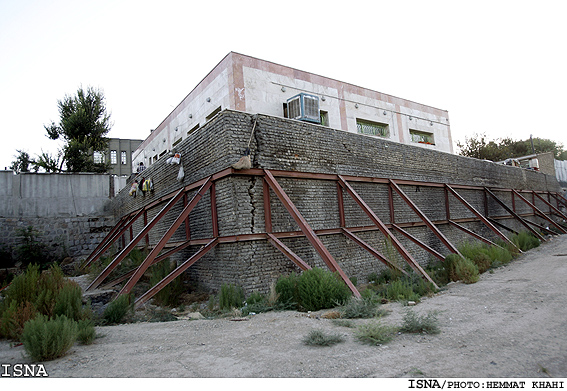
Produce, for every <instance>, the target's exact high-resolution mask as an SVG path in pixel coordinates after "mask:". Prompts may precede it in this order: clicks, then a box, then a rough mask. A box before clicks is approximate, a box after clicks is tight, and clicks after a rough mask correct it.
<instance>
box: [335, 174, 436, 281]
mask: <svg viewBox="0 0 567 391" xmlns="http://www.w3.org/2000/svg"><path fill="white" fill-rule="evenodd" d="M339 183H340V184H341V186H342V187H343V188H344V189H345V190H346V191H347V193H349V195H350V196H351V197H352V198H353V199H354V200H355V201H356V203H357V204H358V205H359V206H360V207H361V208H362V210H363V211H364V212H365V213H366V215H367V216H368V217H369V218H370V220H372V222H373V223H374V224H376V226H377V227H378V229H379V230H380V232H382V234H383V235H384V236H386V237H387V238H390V240H391V241H392V245H393V246H394V247H395V248H396V250H397V251H398V252H399V253H400V255H401V256H402V258H403V259H404V260H405V261H406V262H407V263H408V264H409V265H410V267H411V268H412V269H413V270H414V271H415V272H416V273H418V274H419V275H421V276H422V277H423V278H425V279H426V280H427V281H429V282H431V283H432V284H433V285H434V286H435V287H436V288H439V287H438V286H437V284H435V281H433V280H432V279H431V277H429V275H428V274H427V273H426V272H425V270H423V268H422V267H421V266H420V265H419V263H418V262H417V261H416V260H415V259H413V257H412V256H411V255H410V253H409V252H408V251H407V250H406V249H405V248H404V246H403V245H402V243H401V242H400V241H399V240H398V238H396V237H395V236H394V235H392V233H391V232H390V230H389V229H388V227H386V225H385V224H384V223H383V222H382V220H380V219H379V218H378V216H377V215H376V214H375V213H374V212H373V211H372V209H370V207H369V206H368V205H367V204H366V202H364V200H363V199H362V198H361V197H360V196H359V195H358V193H357V192H356V191H355V190H354V189H353V188H352V186H351V185H350V184H349V183H348V182H347V181H346V180H345V179H344V178H343V177H342V176H341V175H339Z"/></svg>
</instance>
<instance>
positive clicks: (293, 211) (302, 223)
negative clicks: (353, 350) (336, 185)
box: [264, 170, 360, 297]
mask: <svg viewBox="0 0 567 391" xmlns="http://www.w3.org/2000/svg"><path fill="white" fill-rule="evenodd" d="M264 173H265V176H264V179H265V180H266V181H267V182H268V185H269V186H270V188H271V189H272V190H273V192H274V193H275V194H276V196H277V197H278V198H279V200H280V201H281V203H282V204H283V205H284V207H285V208H286V209H287V211H288V212H289V214H290V215H291V216H292V217H293V219H294V220H295V222H296V223H297V225H298V226H299V228H300V229H301V231H302V232H303V233H304V234H305V236H306V237H307V240H309V242H310V243H311V245H312V246H313V247H314V248H315V250H316V251H317V253H319V255H320V256H321V258H322V259H323V262H325V264H326V265H327V266H328V267H329V269H331V271H332V272H335V271H336V272H337V273H339V275H340V276H341V278H342V279H343V281H344V282H345V284H347V286H348V287H349V288H350V290H351V291H352V293H353V294H354V295H355V296H356V297H360V293H359V292H358V290H357V289H356V287H355V286H354V284H353V283H352V282H351V281H350V279H349V278H348V277H347V275H346V274H345V273H344V272H343V271H342V269H341V268H340V266H339V265H338V264H337V262H336V261H335V259H334V258H333V256H332V255H331V253H330V252H329V250H327V248H326V247H325V245H324V244H323V242H321V239H319V237H318V236H317V234H315V232H314V231H313V229H312V228H311V226H310V225H309V224H308V223H307V220H305V218H304V217H303V216H302V215H301V213H300V212H299V210H298V209H297V207H296V206H295V205H294V204H293V202H292V201H291V199H290V198H289V197H288V195H287V194H286V193H285V191H284V190H283V188H282V187H281V186H280V184H279V183H278V181H276V178H274V176H273V175H272V173H271V172H270V170H264Z"/></svg>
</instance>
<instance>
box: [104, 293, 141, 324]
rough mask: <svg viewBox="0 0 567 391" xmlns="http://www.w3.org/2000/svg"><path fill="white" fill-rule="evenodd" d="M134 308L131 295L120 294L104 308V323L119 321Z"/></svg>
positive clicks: (116, 322)
mask: <svg viewBox="0 0 567 391" xmlns="http://www.w3.org/2000/svg"><path fill="white" fill-rule="evenodd" d="M133 310H134V303H133V302H132V295H120V296H118V297H117V298H116V299H114V300H113V301H111V302H110V303H108V306H107V307H106V308H105V309H104V312H103V314H102V317H103V319H104V321H105V323H106V324H118V323H121V322H122V321H123V320H124V318H125V317H126V315H128V314H130V313H131V312H133Z"/></svg>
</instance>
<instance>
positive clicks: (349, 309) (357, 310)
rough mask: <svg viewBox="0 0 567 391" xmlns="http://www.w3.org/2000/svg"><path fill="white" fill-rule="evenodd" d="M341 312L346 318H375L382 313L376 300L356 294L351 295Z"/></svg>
mask: <svg viewBox="0 0 567 391" xmlns="http://www.w3.org/2000/svg"><path fill="white" fill-rule="evenodd" d="M340 312H341V318H344V319H357V318H373V317H375V316H379V315H381V314H382V311H380V310H379V307H378V304H377V303H376V302H374V301H372V300H368V299H364V298H358V297H354V296H351V297H350V299H349V300H348V301H347V303H346V304H345V305H344V306H343V307H342V308H341V309H340Z"/></svg>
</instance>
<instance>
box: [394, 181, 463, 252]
mask: <svg viewBox="0 0 567 391" xmlns="http://www.w3.org/2000/svg"><path fill="white" fill-rule="evenodd" d="M390 186H392V188H393V189H394V190H395V191H396V193H398V195H399V196H400V197H401V198H402V199H403V200H404V201H405V202H406V204H408V205H409V207H410V208H411V209H412V210H413V211H414V212H415V214H417V215H418V216H419V218H420V219H421V220H422V221H423V222H424V223H425V225H427V227H429V229H431V230H432V231H433V233H434V234H435V236H437V238H438V239H439V240H440V241H441V243H443V244H444V245H445V246H446V247H447V248H448V249H449V251H451V252H452V253H455V254H459V255H460V253H459V250H457V247H455V246H454V245H453V243H451V242H450V241H449V239H447V238H446V237H445V235H443V233H442V232H441V231H439V229H438V228H437V227H436V226H435V224H433V223H432V222H431V220H429V218H428V217H427V216H426V215H425V213H423V212H422V211H421V209H419V208H418V207H417V205H416V204H414V203H413V201H412V200H411V199H410V198H409V197H408V196H407V195H406V194H405V193H404V192H403V191H402V189H400V187H399V186H398V185H397V184H396V182H394V181H393V180H390Z"/></svg>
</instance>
